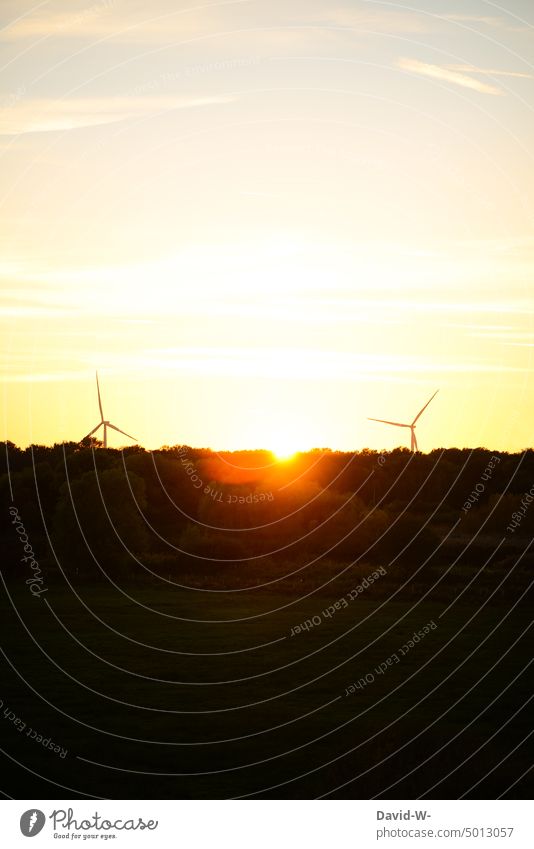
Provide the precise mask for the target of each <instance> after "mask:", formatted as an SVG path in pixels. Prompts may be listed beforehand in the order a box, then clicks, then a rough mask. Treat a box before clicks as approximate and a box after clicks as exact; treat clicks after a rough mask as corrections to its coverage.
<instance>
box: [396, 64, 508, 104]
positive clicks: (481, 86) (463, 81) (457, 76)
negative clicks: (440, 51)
mask: <svg viewBox="0 0 534 849" xmlns="http://www.w3.org/2000/svg"><path fill="white" fill-rule="evenodd" d="M399 68H401V70H403V71H408V72H409V73H411V74H419V75H420V76H423V77H430V78H432V79H435V80H441V81H442V82H446V83H452V84H453V85H457V86H461V87H462V88H468V89H471V91H476V92H478V93H479V94H491V95H497V96H498V95H501V94H503V92H502V90H501V89H500V88H497V86H494V85H491V84H490V83H486V82H482V81H481V80H478V79H476V77H472V76H469V75H468V74H466V73H462V72H460V71H454V70H451V68H450V67H449V66H448V65H431V64H428V63H427V62H420V61H419V60H418V59H406V58H402V59H399Z"/></svg>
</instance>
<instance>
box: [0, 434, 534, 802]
mask: <svg viewBox="0 0 534 849" xmlns="http://www.w3.org/2000/svg"><path fill="white" fill-rule="evenodd" d="M533 481H534V452H532V451H526V452H524V453H522V454H517V455H509V454H504V453H501V454H493V453H492V452H490V451H486V450H483V449H476V450H474V451H471V450H467V449H465V450H456V449H447V450H436V451H434V452H432V453H431V454H428V455H424V454H417V455H412V454H411V453H410V452H407V451H403V450H398V451H393V452H391V453H388V454H381V455H379V454H377V453H376V452H370V451H362V452H360V453H354V454H341V453H339V452H338V453H336V452H328V451H322V450H318V451H314V452H310V453H309V454H302V455H297V456H296V457H295V458H293V459H292V460H291V461H290V462H288V463H278V462H275V461H273V458H272V456H270V455H268V453H266V452H241V453H238V454H227V455H216V454H214V453H213V452H210V451H207V450H201V449H198V450H194V449H192V448H187V447H184V446H182V447H180V446H176V447H174V448H169V449H162V450H161V451H159V452H152V453H150V452H145V451H143V450H142V449H140V448H138V447H136V448H135V449H131V450H129V451H124V452H119V451H113V450H103V449H101V448H98V446H97V445H96V444H90V445H87V446H79V445H75V444H70V445H56V446H54V447H52V448H47V447H44V446H31V447H30V448H28V449H26V450H25V451H21V450H20V449H17V448H16V447H15V446H13V445H8V451H7V453H6V466H5V469H4V473H3V474H0V494H1V496H2V503H3V505H4V509H3V517H4V519H5V522H4V523H3V524H2V528H1V542H2V547H3V552H4V557H3V560H2V564H1V576H2V581H3V582H4V583H3V584H2V585H1V586H0V592H1V593H2V602H3V603H2V609H3V614H2V618H1V621H0V626H1V628H0V630H1V645H2V651H3V652H4V655H3V657H2V658H0V660H1V666H2V672H1V686H0V700H1V702H2V704H1V706H0V735H1V738H2V742H1V746H2V750H3V753H4V754H3V755H2V756H1V757H2V758H3V761H4V771H3V775H4V782H3V784H2V786H1V788H0V789H1V790H2V791H3V792H4V793H5V794H7V795H9V796H13V797H16V798H24V799H28V798H52V799H54V798H58V797H60V798H61V797H63V798H65V797H67V798H69V797H77V796H80V797H82V796H84V795H85V796H94V797H104V798H147V797H154V798H161V797H165V798H219V797H223V798H228V797H242V796H248V797H251V796H255V797H269V796H274V797H282V798H289V799H292V798H314V797H318V796H325V795H330V796H332V797H338V798H344V797H346V798H364V799H367V798H372V797H375V796H382V797H389V798H408V799H410V798H416V797H419V796H429V797H434V798H458V797H463V796H466V797H472V798H476V797H480V798H496V797H499V796H506V797H508V798H530V797H531V796H532V784H533V778H534V771H530V772H529V768H530V766H531V764H532V738H531V737H530V736H529V734H530V733H531V725H532V723H531V717H532V702H531V701H530V700H531V698H532V693H533V687H532V681H533V677H532V672H531V670H532V667H531V665H530V664H531V661H532V637H531V633H532V632H531V629H530V625H531V623H532V621H533V617H532V592H531V585H532V576H533V574H534V554H533V553H532V540H533V537H534V485H533V483H532V482H533ZM531 503H532V507H531ZM414 634H415V636H414Z"/></svg>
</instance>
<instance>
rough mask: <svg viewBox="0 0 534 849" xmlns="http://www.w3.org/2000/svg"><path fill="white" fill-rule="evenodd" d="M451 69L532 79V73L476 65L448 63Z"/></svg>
mask: <svg viewBox="0 0 534 849" xmlns="http://www.w3.org/2000/svg"><path fill="white" fill-rule="evenodd" d="M445 67H446V68H448V70H449V71H458V72H459V73H461V74H463V73H466V74H481V75H482V76H487V77H520V78H522V79H525V80H532V79H534V76H533V75H532V74H525V73H524V72H523V71H501V70H498V69H496V68H477V67H475V66H474V65H446V66H445Z"/></svg>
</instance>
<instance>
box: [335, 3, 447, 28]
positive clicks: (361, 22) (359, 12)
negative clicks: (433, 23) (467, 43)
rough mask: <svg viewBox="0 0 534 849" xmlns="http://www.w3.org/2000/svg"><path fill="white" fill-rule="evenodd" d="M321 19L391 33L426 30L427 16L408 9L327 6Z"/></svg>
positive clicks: (336, 24)
mask: <svg viewBox="0 0 534 849" xmlns="http://www.w3.org/2000/svg"><path fill="white" fill-rule="evenodd" d="M320 17H321V21H322V22H324V23H325V24H329V25H331V26H338V27H347V28H351V29H357V30H362V31H365V32H380V33H388V34H389V33H391V34H401V33H405V34H410V33H418V32H420V33H422V32H428V30H429V28H430V23H429V19H428V17H426V18H425V17H424V16H423V15H418V14H416V13H414V12H409V11H402V12H400V11H396V10H393V9H364V8H359V9H358V8H355V7H354V5H353V6H337V7H335V6H334V7H333V8H328V9H327V11H326V12H324V14H323V13H322V14H321V16H320Z"/></svg>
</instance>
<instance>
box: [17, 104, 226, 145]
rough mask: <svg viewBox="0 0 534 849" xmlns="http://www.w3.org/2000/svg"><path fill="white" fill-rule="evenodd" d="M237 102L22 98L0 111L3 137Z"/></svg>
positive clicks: (55, 130)
mask: <svg viewBox="0 0 534 849" xmlns="http://www.w3.org/2000/svg"><path fill="white" fill-rule="evenodd" d="M234 99H235V98H233V97H227V96H211V97H210V96H206V97H107V98H69V99H66V100H53V99H48V98H38V99H22V100H20V101H18V102H17V103H13V104H12V105H11V106H9V107H8V108H5V109H2V110H1V111H0V135H3V136H6V135H19V134H21V133H47V132H62V131H65V130H75V129H81V128H83V127H96V126H100V125H103V124H113V123H115V122H117V121H125V120H128V119H131V118H140V117H143V116H147V115H155V114H156V113H158V112H166V111H171V110H174V109H191V108H193V107H197V106H210V105H214V104H224V103H230V102H232V101H233V100H234Z"/></svg>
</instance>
